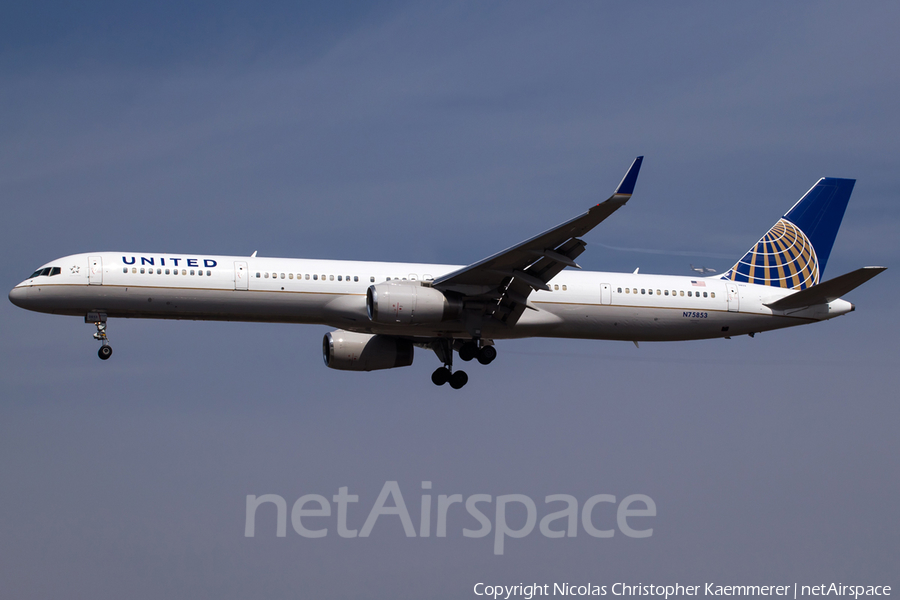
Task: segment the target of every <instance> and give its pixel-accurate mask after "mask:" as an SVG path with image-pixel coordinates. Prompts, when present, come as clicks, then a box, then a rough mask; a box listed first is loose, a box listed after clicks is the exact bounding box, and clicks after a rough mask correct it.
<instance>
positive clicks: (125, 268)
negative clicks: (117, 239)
mask: <svg viewBox="0 0 900 600" xmlns="http://www.w3.org/2000/svg"><path fill="white" fill-rule="evenodd" d="M122 272H123V273H127V272H128V267H122ZM32 277H34V275H32Z"/></svg>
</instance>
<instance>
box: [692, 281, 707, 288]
mask: <svg viewBox="0 0 900 600" xmlns="http://www.w3.org/2000/svg"><path fill="white" fill-rule="evenodd" d="M691 285H692V286H694V287H706V282H705V281H697V280H695V279H691Z"/></svg>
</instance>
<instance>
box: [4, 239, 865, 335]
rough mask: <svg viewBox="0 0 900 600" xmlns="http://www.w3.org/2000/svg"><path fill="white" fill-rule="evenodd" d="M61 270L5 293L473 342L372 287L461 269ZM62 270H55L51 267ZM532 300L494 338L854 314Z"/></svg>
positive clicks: (99, 258)
mask: <svg viewBox="0 0 900 600" xmlns="http://www.w3.org/2000/svg"><path fill="white" fill-rule="evenodd" d="M46 267H48V268H52V267H58V271H59V272H58V274H53V275H38V276H36V277H32V278H29V279H27V280H25V281H23V282H22V283H20V284H19V285H17V286H16V287H15V288H14V289H13V290H12V292H10V299H11V300H12V301H13V302H14V303H15V304H17V305H19V306H21V307H23V308H28V309H30V310H35V311H39V312H46V313H54V314H64V315H76V316H85V315H87V314H88V313H93V312H100V313H105V314H106V315H108V316H109V317H126V318H128V317H130V318H151V319H197V320H220V321H261V322H278V323H315V324H323V325H329V326H332V327H337V328H340V329H345V330H349V331H356V332H365V333H382V334H390V335H399V336H411V337H455V338H465V337H468V334H467V333H466V330H465V327H463V325H462V323H460V322H459V321H448V322H443V323H429V324H416V325H409V324H406V325H401V324H379V323H374V322H372V321H371V320H370V319H369V317H368V314H367V312H366V290H367V289H368V287H369V286H370V285H372V284H374V283H382V282H385V281H387V280H388V278H390V279H391V280H393V279H400V280H407V281H410V280H414V279H415V280H418V281H420V282H426V283H427V282H429V281H430V280H432V279H434V278H436V277H439V276H441V275H444V274H446V273H450V272H452V271H455V270H457V269H459V268H460V267H459V266H455V265H435V264H419V263H386V262H367V261H343V260H307V259H285V258H260V257H236V256H209V255H186V254H180V255H175V254H150V253H128V252H126V253H121V252H115V253H113V252H98V253H88V254H76V255H71V256H66V257H63V258H60V259H58V260H55V261H52V262H51V263H47V265H46ZM54 272H55V270H54ZM549 285H550V287H551V291H537V292H534V293H533V294H531V295H530V296H529V301H530V303H531V305H532V306H533V307H534V308H535V309H537V310H525V312H524V314H523V315H522V317H521V318H520V319H519V320H518V322H517V323H516V324H515V325H513V326H508V325H505V324H502V323H499V322H497V323H492V322H490V321H487V322H485V324H484V327H483V330H482V332H481V335H482V336H483V337H485V338H490V339H508V338H523V337H561V338H587V339H608V340H626V341H674V340H691V339H704V338H717V337H730V336H732V335H742V334H749V333H755V332H759V331H766V330H771V329H778V328H782V327H790V326H793V325H800V324H804V323H809V322H813V321H821V320H825V319H830V318H832V317H835V316H838V315H841V314H845V313H847V312H849V311H851V310H853V305H852V304H850V303H849V302H846V301H844V300H834V301H832V302H829V303H827V304H821V305H817V306H813V307H808V308H804V309H800V310H793V311H773V310H771V309H770V308H768V307H766V306H765V305H764V302H771V301H773V300H775V299H778V298H780V297H783V296H785V295H787V294H789V293H791V292H792V290H782V289H780V288H772V287H768V286H761V285H752V284H745V283H736V282H731V281H725V280H722V279H718V278H715V277H713V278H698V277H678V276H668V275H641V274H629V273H604V272H584V271H577V270H572V269H568V270H565V271H563V272H562V273H560V274H559V275H557V276H556V277H555V278H554V279H553V280H551V281H550V282H549Z"/></svg>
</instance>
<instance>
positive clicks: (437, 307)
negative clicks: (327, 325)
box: [366, 281, 462, 324]
mask: <svg viewBox="0 0 900 600" xmlns="http://www.w3.org/2000/svg"><path fill="white" fill-rule="evenodd" d="M366 311H367V312H368V313H369V319H370V320H372V321H375V322H376V323H403V324H407V323H413V324H415V323H440V322H441V321H449V320H451V319H455V318H457V317H458V316H459V315H460V313H461V312H462V302H461V301H459V300H457V299H455V298H448V297H447V296H445V295H444V294H443V292H441V291H439V290H436V289H434V288H431V287H425V286H422V285H419V283H418V282H416V281H402V282H401V281H386V282H384V283H378V284H375V285H370V286H369V289H368V290H366Z"/></svg>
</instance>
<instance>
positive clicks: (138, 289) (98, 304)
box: [9, 156, 885, 389]
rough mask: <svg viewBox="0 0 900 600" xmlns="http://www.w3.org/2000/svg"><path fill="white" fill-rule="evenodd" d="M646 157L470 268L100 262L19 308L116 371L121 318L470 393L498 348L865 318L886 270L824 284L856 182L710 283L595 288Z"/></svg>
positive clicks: (28, 291)
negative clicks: (221, 333) (82, 327)
mask: <svg viewBox="0 0 900 600" xmlns="http://www.w3.org/2000/svg"><path fill="white" fill-rule="evenodd" d="M642 162H643V157H642V156H639V157H637V158H636V159H635V160H634V162H633V163H632V164H631V167H630V168H629V169H628V171H627V173H626V174H625V177H624V178H623V179H622V181H621V182H620V183H619V185H618V187H617V188H616V190H615V192H614V193H613V194H612V196H610V197H609V198H608V199H607V200H605V201H603V202H601V203H599V204H597V205H596V206H592V207H591V208H590V209H589V210H588V211H587V212H585V213H584V214H582V215H579V216H577V217H575V218H573V219H570V220H569V221H566V222H565V223H562V224H561V225H558V226H557V227H554V228H552V229H549V230H547V231H545V232H543V233H541V234H539V235H536V236H534V237H532V238H530V239H528V240H525V241H524V242H521V243H519V244H516V245H515V246H511V247H509V248H507V249H506V250H503V251H501V252H498V253H496V254H494V255H492V256H489V257H487V258H485V259H483V260H480V261H478V262H475V263H473V264H470V265H468V266H461V265H443V264H421V263H390V262H372V261H347V260H311V259H290V258H268V257H258V256H256V253H255V252H254V253H253V255H252V256H250V257H243V256H216V255H206V254H202V255H201V254H172V253H152V252H89V253H85V254H73V255H70V256H64V257H62V258H58V259H56V260H53V261H51V262H49V263H46V264H45V265H43V266H42V267H40V268H39V269H37V270H36V271H35V272H34V273H32V274H31V276H30V277H28V278H27V279H26V280H25V281H23V282H22V283H20V284H18V285H17V286H16V287H15V288H13V289H12V291H10V293H9V299H10V301H12V303H13V304H15V305H16V306H19V307H21V308H25V309H28V310H32V311H37V312H44V313H51V314H61V315H72V316H79V317H83V318H84V320H85V322H86V323H90V324H93V325H94V326H95V327H96V333H94V338H95V339H97V340H99V341H100V344H101V346H100V349H99V351H98V354H99V356H100V358H101V359H103V360H106V359H108V358H109V357H110V356H111V355H112V346H110V344H109V338H108V337H107V320H108V319H109V318H146V319H193V320H213V321H255V322H274V323H303V324H322V325H328V326H330V327H334V328H336V329H335V330H334V331H331V332H329V333H327V334H325V337H324V339H323V342H322V345H323V358H324V361H325V364H326V365H327V366H328V367H330V368H332V369H340V370H347V371H374V370H379V369H391V368H396V367H404V366H409V365H411V364H412V362H413V355H414V349H415V348H422V349H428V350H431V351H433V352H434V353H435V354H436V356H437V358H438V360H439V361H440V362H441V363H442V366H441V367H439V368H438V369H437V370H435V371H434V373H433V374H432V376H431V379H432V381H433V382H434V384H435V385H438V386H441V385H444V384H445V383H449V384H450V387H452V388H454V389H459V388H461V387H463V386H464V385H466V383H467V382H468V375H467V374H466V372H465V371H462V370H454V369H453V356H454V352H455V353H456V354H457V355H458V356H459V358H460V359H461V360H462V361H471V360H473V359H476V360H477V361H478V362H479V363H481V364H484V365H486V364H489V363H490V362H492V361H493V360H494V359H495V358H496V356H497V350H496V348H495V347H494V345H495V344H494V343H495V341H496V340H507V339H515V338H527V337H555V338H587V339H603V340H621V341H630V342H634V343H635V345H637V344H638V342H641V341H648V342H649V341H679V340H697V339H710V338H726V339H729V338H731V337H733V336H737V335H749V336H753V335H755V334H756V333H757V332H761V331H769V330H774V329H780V328H784V327H792V326H795V325H803V324H806V323H815V322H818V321H825V320H828V319H832V318H834V317H837V316H840V315H844V314H846V313H848V312H851V311H853V310H855V307H854V305H853V304H851V303H850V302H848V301H846V300H843V299H841V296H843V295H844V294H846V293H848V292H850V291H851V290H853V289H855V288H856V287H858V286H860V285H862V284H863V283H865V282H866V281H868V280H869V279H871V278H872V277H874V276H876V275H878V274H879V273H881V272H882V271H884V270H885V267H863V268H861V269H857V270H855V271H852V272H850V273H846V274H844V275H841V276H839V277H836V278H834V279H831V280H828V281H821V277H822V274H823V273H824V271H825V265H826V263H827V262H828V258H829V255H830V253H831V249H832V246H833V244H834V240H835V237H836V236H837V231H838V228H839V227H840V223H841V220H842V219H843V216H844V211H845V209H846V207H847V203H848V201H849V199H850V194H851V192H852V191H853V186H854V184H855V181H856V180H854V179H838V178H830V177H826V178H822V179H820V180H819V181H817V182H816V183H815V185H813V186H812V188H810V190H809V191H808V192H806V194H804V195H803V197H802V198H800V200H799V201H797V203H796V204H794V206H793V207H792V208H791V209H790V210H789V211H788V212H787V213H785V215H784V216H783V217H782V218H781V219H779V220H778V222H776V223H775V225H774V226H773V227H772V228H771V229H769V231H768V232H767V233H766V234H765V235H764V236H763V237H762V238H760V240H759V241H758V242H757V243H756V244H754V245H753V246H752V247H751V248H750V250H749V251H747V253H746V254H745V255H744V256H743V257H742V258H740V259H739V260H738V261H737V262H736V263H735V264H734V266H733V267H731V269H729V270H728V271H727V272H725V273H723V274H721V275H714V276H710V277H697V276H692V277H682V276H673V275H651V274H639V273H638V272H637V270H636V271H635V272H634V273H604V272H585V271H581V270H579V269H581V267H580V266H579V265H578V264H577V263H576V262H575V259H576V258H577V257H578V256H579V255H580V254H581V253H582V252H584V250H585V246H586V245H587V244H586V243H585V242H584V240H582V239H581V238H582V236H584V235H585V234H586V233H587V232H589V231H590V230H591V229H593V228H594V227H595V226H597V225H598V224H600V223H601V222H603V221H604V220H606V219H607V218H608V217H609V216H610V215H612V214H613V213H614V212H616V211H617V210H619V209H620V208H621V207H623V206H625V204H626V203H627V202H628V201H629V199H630V198H631V196H632V193H633V192H634V187H635V183H636V181H637V177H638V173H639V171H640V168H641V164H642Z"/></svg>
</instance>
